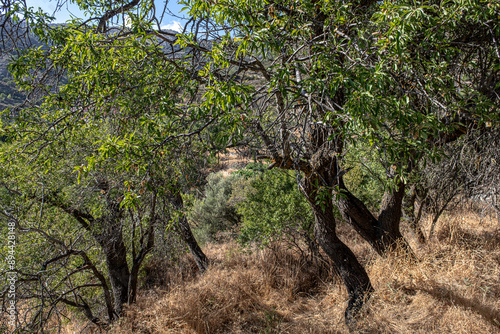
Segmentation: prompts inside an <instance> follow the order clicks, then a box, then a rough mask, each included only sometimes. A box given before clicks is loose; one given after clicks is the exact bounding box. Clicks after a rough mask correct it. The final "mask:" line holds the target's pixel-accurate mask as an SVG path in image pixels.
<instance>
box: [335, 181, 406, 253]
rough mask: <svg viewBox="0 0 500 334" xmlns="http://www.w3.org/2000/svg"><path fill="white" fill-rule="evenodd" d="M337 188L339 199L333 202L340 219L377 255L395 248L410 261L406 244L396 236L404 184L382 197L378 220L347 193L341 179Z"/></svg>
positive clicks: (397, 234)
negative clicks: (407, 256) (401, 250)
mask: <svg viewBox="0 0 500 334" xmlns="http://www.w3.org/2000/svg"><path fill="white" fill-rule="evenodd" d="M339 186H340V189H341V195H340V196H338V198H337V199H336V204H337V207H338V208H339V210H340V213H341V214H342V217H343V218H344V220H345V221H347V222H348V223H349V224H350V225H351V226H353V227H354V229H355V230H356V231H357V232H358V233H359V234H360V235H361V236H362V237H363V239H365V240H366V241H368V243H369V244H370V245H371V246H372V247H373V248H374V249H375V250H376V251H377V253H379V254H380V255H384V254H386V253H387V252H390V251H393V250H394V249H395V248H396V247H398V246H399V247H401V248H403V249H404V250H406V251H407V253H408V254H410V256H412V257H414V254H413V252H412V250H411V248H410V246H409V245H408V242H407V241H406V240H405V238H404V237H403V235H402V234H401V232H400V221H401V214H402V212H401V209H402V203H403V197H404V193H405V185H404V183H399V184H398V185H397V186H396V187H395V188H394V189H393V190H392V191H387V192H386V193H385V194H384V197H383V199H382V205H381V209H380V213H379V217H378V219H377V218H375V216H373V214H372V213H371V212H370V210H368V208H367V207H366V206H365V204H364V203H363V202H362V201H360V200H359V199H358V198H357V197H356V196H354V195H353V194H352V193H351V192H350V191H349V190H348V189H347V187H346V186H345V184H344V181H343V179H342V178H340V182H339Z"/></svg>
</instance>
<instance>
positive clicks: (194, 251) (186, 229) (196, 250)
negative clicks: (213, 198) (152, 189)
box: [172, 193, 208, 273]
mask: <svg viewBox="0 0 500 334" xmlns="http://www.w3.org/2000/svg"><path fill="white" fill-rule="evenodd" d="M172 204H173V205H174V207H175V209H176V210H180V209H182V208H183V207H184V203H183V201H182V197H181V195H180V194H179V193H177V194H176V195H175V196H174V198H173V199H172ZM177 227H178V231H179V234H180V236H181V238H182V240H183V241H184V242H185V243H186V245H187V246H188V248H189V252H190V253H191V255H193V258H194V261H195V262H196V265H197V266H198V269H200V272H201V273H203V272H205V270H207V268H208V258H207V256H206V255H205V253H203V250H202V249H201V247H200V245H199V244H198V242H197V241H196V239H195V237H194V235H193V232H192V231H191V227H190V226H189V223H188V220H187V218H186V216H184V215H182V216H181V217H179V218H178V219H177Z"/></svg>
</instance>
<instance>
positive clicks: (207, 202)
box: [188, 173, 241, 244]
mask: <svg viewBox="0 0 500 334" xmlns="http://www.w3.org/2000/svg"><path fill="white" fill-rule="evenodd" d="M240 178H241V176H240V175H237V174H231V175H228V176H224V175H223V174H222V173H213V174H210V175H209V176H208V177H207V184H206V186H205V194H204V197H203V198H202V199H197V200H195V201H194V203H193V206H192V208H191V209H190V210H189V212H188V219H189V220H190V221H192V222H193V223H194V224H195V228H194V231H193V232H194V234H195V236H196V238H197V240H198V242H199V243H201V244H204V243H207V242H214V241H218V232H223V231H227V230H228V229H229V228H231V227H233V226H235V225H236V224H238V223H239V222H240V217H239V215H238V213H237V212H236V208H235V207H234V205H232V204H231V203H229V199H230V198H231V195H232V190H233V184H234V183H235V182H236V181H237V180H238V179H240Z"/></svg>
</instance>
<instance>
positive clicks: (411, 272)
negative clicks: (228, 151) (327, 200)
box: [66, 211, 500, 334]
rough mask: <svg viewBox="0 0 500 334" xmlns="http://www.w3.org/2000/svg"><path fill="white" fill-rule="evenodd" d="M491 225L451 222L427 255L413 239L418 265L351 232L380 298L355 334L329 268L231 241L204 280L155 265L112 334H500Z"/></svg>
mask: <svg viewBox="0 0 500 334" xmlns="http://www.w3.org/2000/svg"><path fill="white" fill-rule="evenodd" d="M491 218H492V217H490V218H488V217H481V216H480V215H479V214H474V213H471V212H458V211H457V212H454V213H453V214H449V215H447V216H445V217H443V218H442V219H441V220H440V222H439V226H438V229H437V233H436V238H435V239H434V240H433V241H432V242H430V243H429V244H428V245H422V244H419V245H417V244H416V240H415V239H410V240H411V242H412V244H413V245H414V248H415V249H416V250H417V256H418V258H419V262H417V263H415V262H411V261H409V260H408V259H407V258H406V257H405V256H404V255H401V254H400V255H391V256H389V257H387V258H381V257H379V256H377V255H376V254H374V253H373V251H372V250H370V248H369V246H368V245H367V244H366V243H365V242H363V241H362V240H360V238H359V237H357V235H356V233H355V232H353V231H352V230H350V229H349V228H348V227H347V226H346V225H344V224H343V225H342V226H341V227H340V231H339V235H341V237H342V239H343V240H344V241H345V242H346V243H347V244H348V245H349V246H350V247H351V248H352V249H353V250H354V251H355V253H356V255H358V256H359V258H360V259H362V262H363V264H365V265H366V266H367V268H368V273H369V275H370V277H371V278H372V282H373V284H374V286H375V289H376V293H375V294H374V295H373V297H372V298H371V300H370V301H369V303H368V304H367V306H366V307H365V308H364V311H363V312H362V315H361V316H360V317H359V318H358V322H357V323H356V325H354V327H353V328H351V329H350V330H351V331H350V330H349V329H348V328H347V326H346V325H345V323H344V317H343V312H344V309H345V302H346V300H347V293H346V291H345V288H344V287H343V286H342V283H341V281H340V279H338V278H336V275H335V274H333V276H332V273H331V272H329V271H328V270H327V269H326V266H323V265H322V264H321V262H319V263H311V262H308V261H307V260H305V259H302V258H301V257H300V256H299V254H298V253H297V252H296V249H295V250H294V249H293V248H292V249H290V248H289V247H287V246H286V245H283V244H281V245H280V244H275V245H273V246H272V247H270V248H266V249H257V248H250V249H249V248H241V247H240V246H238V245H237V244H235V243H234V242H232V241H228V242H225V243H222V244H210V245H206V246H205V248H204V250H205V252H206V254H207V256H209V258H210V259H211V261H212V264H211V267H210V268H209V270H208V272H206V273H205V274H204V275H203V276H201V275H199V274H197V272H196V266H195V264H194V263H193V262H192V260H191V258H190V257H188V256H186V257H184V258H182V259H180V260H179V262H177V263H175V265H174V263H171V262H169V261H166V260H159V259H154V260H151V261H150V262H149V263H148V264H147V265H146V268H145V270H144V277H143V280H142V282H143V285H142V289H141V291H140V294H139V297H138V300H137V304H135V305H133V306H130V307H128V309H127V311H126V316H125V317H124V318H122V319H121V320H120V321H119V323H117V324H116V325H114V326H113V328H112V330H111V333H117V334H118V333H119V334H125V333H297V334H298V333H349V332H354V333H500V322H499V321H500V269H499V268H500V267H499V264H500V229H499V228H498V221H497V220H496V219H491ZM427 223H429V222H427ZM424 227H425V228H428V227H429V225H428V224H427V226H424ZM405 232H406V234H407V235H408V234H410V232H409V231H405ZM332 277H333V278H332ZM87 325H88V324H87ZM82 328H86V330H84V331H83V333H85V332H88V333H91V332H93V330H92V328H89V327H86V324H84V323H82V322H79V323H73V324H72V326H68V327H66V332H67V333H72V332H74V331H80V330H82Z"/></svg>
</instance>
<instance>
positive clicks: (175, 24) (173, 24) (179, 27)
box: [161, 21, 184, 32]
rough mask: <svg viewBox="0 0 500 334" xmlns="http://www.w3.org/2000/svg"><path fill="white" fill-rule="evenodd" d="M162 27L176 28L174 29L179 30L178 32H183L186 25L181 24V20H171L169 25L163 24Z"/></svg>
mask: <svg viewBox="0 0 500 334" xmlns="http://www.w3.org/2000/svg"><path fill="white" fill-rule="evenodd" d="M161 29H162V30H165V29H166V30H174V31H177V32H182V29H184V27H183V26H182V25H181V23H180V22H179V21H174V22H171V23H169V24H167V25H164V26H161Z"/></svg>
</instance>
